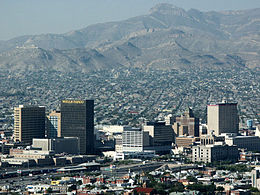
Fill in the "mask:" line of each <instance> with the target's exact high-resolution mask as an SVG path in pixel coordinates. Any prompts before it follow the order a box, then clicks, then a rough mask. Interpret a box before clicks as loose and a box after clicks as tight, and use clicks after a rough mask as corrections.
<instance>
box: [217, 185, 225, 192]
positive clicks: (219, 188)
mask: <svg viewBox="0 0 260 195" xmlns="http://www.w3.org/2000/svg"><path fill="white" fill-rule="evenodd" d="M224 190H225V189H224V188H223V187H222V186H218V187H217V189H216V191H217V192H223V191H224Z"/></svg>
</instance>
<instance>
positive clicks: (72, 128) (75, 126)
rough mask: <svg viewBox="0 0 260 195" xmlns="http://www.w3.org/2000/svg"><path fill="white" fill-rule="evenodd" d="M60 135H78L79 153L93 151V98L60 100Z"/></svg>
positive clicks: (91, 152) (90, 152)
mask: <svg viewBox="0 0 260 195" xmlns="http://www.w3.org/2000/svg"><path fill="white" fill-rule="evenodd" d="M61 136H62V137H78V138H79V142H80V154H93V153H94V100H62V101H61Z"/></svg>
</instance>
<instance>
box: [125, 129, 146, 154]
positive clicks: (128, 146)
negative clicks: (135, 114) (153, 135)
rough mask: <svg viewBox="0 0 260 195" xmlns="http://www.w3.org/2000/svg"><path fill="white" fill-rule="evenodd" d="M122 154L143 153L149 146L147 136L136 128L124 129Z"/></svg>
mask: <svg viewBox="0 0 260 195" xmlns="http://www.w3.org/2000/svg"><path fill="white" fill-rule="evenodd" d="M122 145H123V152H143V151H144V146H148V145H149V134H148V132H144V131H142V130H141V129H138V128H132V127H129V128H126V129H124V131H123V134H122Z"/></svg>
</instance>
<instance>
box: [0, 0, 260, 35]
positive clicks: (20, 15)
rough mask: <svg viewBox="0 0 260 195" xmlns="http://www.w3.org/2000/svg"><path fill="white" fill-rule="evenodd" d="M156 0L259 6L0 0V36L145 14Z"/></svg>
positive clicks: (253, 2) (238, 0)
mask: <svg viewBox="0 0 260 195" xmlns="http://www.w3.org/2000/svg"><path fill="white" fill-rule="evenodd" d="M158 3H170V4H173V5H175V6H177V7H181V8H184V9H186V10H189V9H191V8H194V9H198V10H201V11H212V10H214V11H220V10H241V9H252V8H259V7H260V1H259V0H247V1H245V0H229V1H225V0H219V1H213V0H196V1H194V0H182V1H181V0H131V1H127V0H99V1H92V0H76V1H72V0H66V1H58V0H54V1H53V0H45V1H33V0H23V1H17V0H11V1H4V0H3V1H1V6H0V18H1V19H0V26H1V29H2V30H1V32H0V40H8V39H11V38H14V37H17V36H22V35H35V34H46V33H58V34H59V33H65V32H69V31H72V30H76V29H81V28H84V27H86V26H88V25H91V24H96V23H103V22H109V21H119V20H123V19H127V18H130V17H134V16H138V15H143V14H147V13H148V10H149V9H150V8H151V7H153V6H155V5H156V4H158Z"/></svg>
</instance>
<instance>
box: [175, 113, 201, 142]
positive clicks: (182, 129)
mask: <svg viewBox="0 0 260 195" xmlns="http://www.w3.org/2000/svg"><path fill="white" fill-rule="evenodd" d="M173 129H174V132H175V135H176V136H182V135H186V136H194V137H198V136H199V118H196V117H195V116H194V114H193V111H192V109H191V108H188V109H187V110H186V112H184V114H182V115H181V116H179V117H176V122H175V123H174V126H173Z"/></svg>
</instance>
